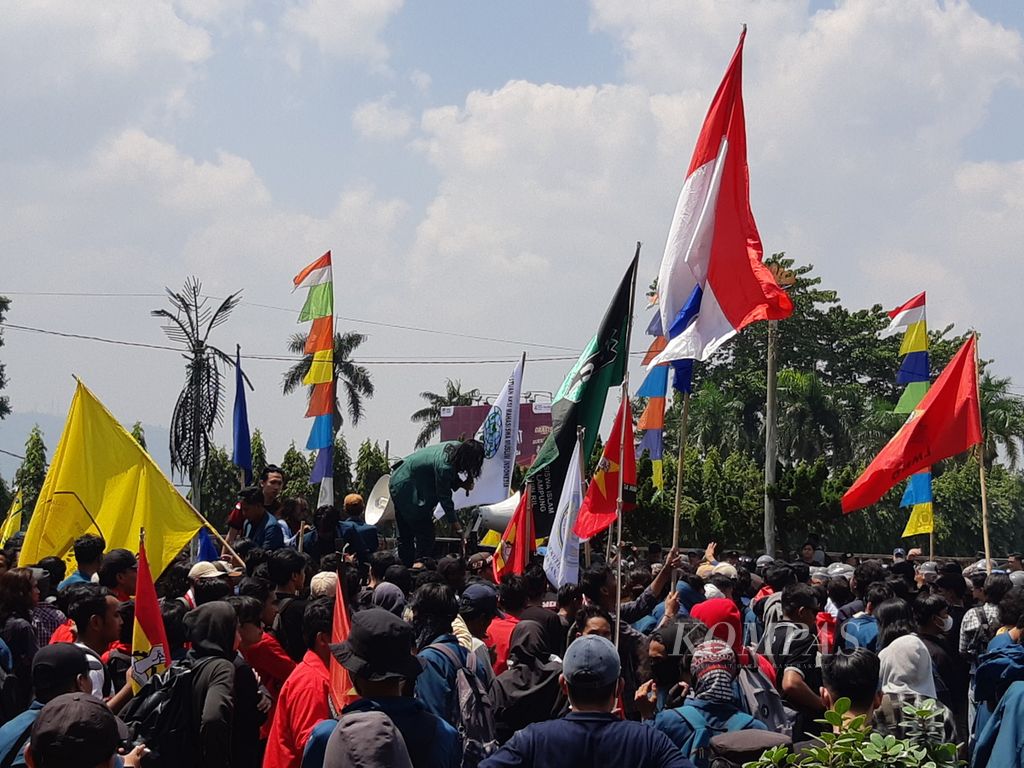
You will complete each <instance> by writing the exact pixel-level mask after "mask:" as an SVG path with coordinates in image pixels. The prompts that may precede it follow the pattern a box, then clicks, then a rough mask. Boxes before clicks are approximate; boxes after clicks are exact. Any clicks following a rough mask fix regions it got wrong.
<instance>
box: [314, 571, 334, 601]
mask: <svg viewBox="0 0 1024 768" xmlns="http://www.w3.org/2000/svg"><path fill="white" fill-rule="evenodd" d="M337 589H338V574H336V573H335V572H334V571H320V573H315V574H313V578H312V579H310V580H309V596H310V597H329V598H331V599H333V598H334V594H335V592H336V591H337Z"/></svg>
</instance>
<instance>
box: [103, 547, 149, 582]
mask: <svg viewBox="0 0 1024 768" xmlns="http://www.w3.org/2000/svg"><path fill="white" fill-rule="evenodd" d="M138 567H139V561H138V560H136V559H135V555H133V554H132V553H131V552H129V551H128V550H127V549H112V550H110V551H109V552H107V554H105V555H104V556H103V565H101V566H100V576H101V577H102V576H103V575H104V574H110V575H116V574H118V573H124V572H125V571H130V570H131V569H132V568H138Z"/></svg>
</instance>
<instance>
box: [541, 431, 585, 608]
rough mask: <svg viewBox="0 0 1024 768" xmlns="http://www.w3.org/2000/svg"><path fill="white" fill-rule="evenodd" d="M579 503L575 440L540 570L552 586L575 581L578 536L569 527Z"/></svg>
mask: <svg viewBox="0 0 1024 768" xmlns="http://www.w3.org/2000/svg"><path fill="white" fill-rule="evenodd" d="M582 504H583V477H582V476H581V475H580V444H579V441H577V442H576V448H575V449H574V450H573V452H572V458H571V459H570V460H569V470H568V472H566V474H565V484H564V485H563V486H562V495H561V497H560V498H559V499H558V507H557V508H556V509H555V520H554V522H553V523H552V525H551V535H550V537H549V538H548V553H547V554H546V555H545V556H544V572H545V573H546V574H547V575H548V581H550V582H551V583H552V584H554V585H555V587H556V588H557V587H561V586H562V585H563V584H576V583H577V582H579V580H580V540H579V537H578V536H577V535H576V534H575V533H573V532H572V528H573V526H574V525H575V524H576V515H577V514H578V513H579V511H580V506H581V505H582Z"/></svg>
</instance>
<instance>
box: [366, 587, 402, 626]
mask: <svg viewBox="0 0 1024 768" xmlns="http://www.w3.org/2000/svg"><path fill="white" fill-rule="evenodd" d="M370 602H371V603H373V604H374V605H375V606H377V607H378V608H383V609H384V610H385V611H390V612H391V613H393V614H395V616H397V617H398V618H402V614H403V613H404V612H405V595H404V594H403V593H402V590H401V589H399V588H398V587H396V586H395V585H394V584H391V583H390V582H387V581H384V582H381V583H380V584H378V585H377V586H376V587H375V588H374V590H373V596H372V597H371V598H370Z"/></svg>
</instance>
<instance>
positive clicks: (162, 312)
mask: <svg viewBox="0 0 1024 768" xmlns="http://www.w3.org/2000/svg"><path fill="white" fill-rule="evenodd" d="M166 290H167V297H168V299H169V300H170V302H171V306H172V308H173V310H174V311H173V312H172V311H170V310H167V309H154V310H153V311H152V312H151V313H150V314H152V315H153V316H154V317H162V318H163V319H164V320H166V321H167V323H166V324H165V325H164V326H163V328H164V333H166V334H167V337H168V338H169V339H170V340H171V341H175V342H177V343H179V344H181V345H182V347H184V358H185V360H186V363H185V385H184V386H183V387H182V390H181V394H179V395H178V401H177V402H176V403H175V405H174V413H173V414H172V416H171V437H170V453H171V469H172V471H174V470H176V471H177V472H178V473H180V474H181V475H185V473H186V472H187V473H189V475H190V482H191V483H192V503H193V504H194V505H195V507H196V509H200V498H199V496H200V482H201V479H202V478H201V474H202V467H203V466H205V465H206V458H207V456H208V455H209V453H210V433H211V432H212V431H213V427H214V425H216V424H218V423H220V421H221V418H222V417H223V394H224V392H223V390H224V381H223V378H222V377H221V372H220V366H221V364H224V365H227V366H233V365H234V364H235V361H234V360H232V359H231V357H230V356H229V355H227V354H226V353H224V352H222V351H221V350H220V349H218V348H217V347H215V346H213V345H211V344H210V343H209V339H210V332H211V331H213V329H214V328H216V327H217V326H219V325H222V324H223V323H224V322H225V321H226V320H227V319H228V315H230V314H231V310H233V309H234V308H235V307H236V306H237V305H238V302H239V301H240V298H239V297H240V295H241V292H236V293H232V294H231V295H230V296H228V297H227V298H226V299H224V301H222V302H221V303H220V306H218V307H217V308H216V309H211V308H210V307H209V306H207V299H206V297H204V296H203V288H202V284H201V283H200V282H199V279H198V278H196V277H190V278H188V279H187V280H186V281H185V286H184V288H183V289H182V290H181V292H180V293H175V292H174V291H172V290H171V289H170V288H167V289H166Z"/></svg>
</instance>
